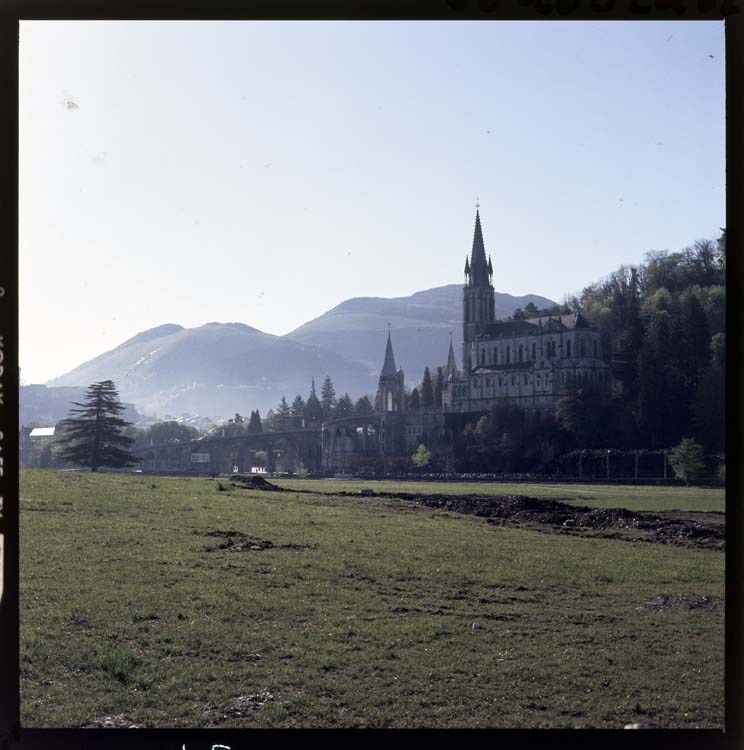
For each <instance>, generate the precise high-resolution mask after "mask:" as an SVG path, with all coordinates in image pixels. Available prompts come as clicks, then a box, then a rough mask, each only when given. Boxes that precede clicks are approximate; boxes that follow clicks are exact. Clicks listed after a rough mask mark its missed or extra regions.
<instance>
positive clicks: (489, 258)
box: [488, 255, 493, 280]
mask: <svg viewBox="0 0 744 750" xmlns="http://www.w3.org/2000/svg"><path fill="white" fill-rule="evenodd" d="M492 276H493V266H492V265H491V256H490V255H489V256H488V278H489V280H490V278H491V277H492Z"/></svg>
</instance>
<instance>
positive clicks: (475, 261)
mask: <svg viewBox="0 0 744 750" xmlns="http://www.w3.org/2000/svg"><path fill="white" fill-rule="evenodd" d="M470 271H471V273H472V279H473V282H472V283H473V286H487V285H488V263H487V262H486V246H485V244H484V243H483V230H482V229H481V221H480V210H479V209H478V208H476V209H475V231H474V232H473V252H472V254H471V260H470Z"/></svg>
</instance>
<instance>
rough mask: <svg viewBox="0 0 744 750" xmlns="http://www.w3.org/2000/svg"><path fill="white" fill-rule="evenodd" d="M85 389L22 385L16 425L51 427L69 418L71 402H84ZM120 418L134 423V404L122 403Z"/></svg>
mask: <svg viewBox="0 0 744 750" xmlns="http://www.w3.org/2000/svg"><path fill="white" fill-rule="evenodd" d="M85 391H86V389H85V387H83V386H67V387H60V388H48V387H47V386H45V385H22V386H21V388H20V391H19V394H18V399H19V409H18V424H19V426H25V427H53V426H54V425H55V424H56V423H57V422H59V421H60V420H62V419H65V418H66V417H69V416H70V408H71V407H72V402H73V401H77V402H78V403H80V402H82V401H84V400H85ZM123 405H124V412H123V413H122V417H123V418H124V419H126V420H127V421H129V422H136V421H137V420H138V419H139V414H138V413H137V410H136V409H135V407H134V404H132V403H127V402H124V404H123Z"/></svg>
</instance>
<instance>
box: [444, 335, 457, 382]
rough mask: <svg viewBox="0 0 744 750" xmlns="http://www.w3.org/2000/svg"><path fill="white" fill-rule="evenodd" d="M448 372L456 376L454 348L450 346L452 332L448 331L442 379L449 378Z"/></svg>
mask: <svg viewBox="0 0 744 750" xmlns="http://www.w3.org/2000/svg"><path fill="white" fill-rule="evenodd" d="M450 373H452V374H453V376H454V377H457V362H455V350H454V349H453V348H452V334H451V333H450V344H449V354H448V355H447V365H446V366H445V368H444V379H445V380H449V376H450Z"/></svg>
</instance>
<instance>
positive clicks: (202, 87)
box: [19, 21, 725, 383]
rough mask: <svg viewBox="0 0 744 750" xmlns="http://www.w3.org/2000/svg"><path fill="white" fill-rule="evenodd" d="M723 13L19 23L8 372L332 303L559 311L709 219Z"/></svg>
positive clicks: (49, 370)
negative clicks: (529, 305) (14, 366)
mask: <svg viewBox="0 0 744 750" xmlns="http://www.w3.org/2000/svg"><path fill="white" fill-rule="evenodd" d="M724 94H725V87H724V27H723V23H722V22H685V21H675V22H668V23H667V22H643V23H641V22H596V23H595V22H569V21H561V22H560V23H549V22H465V21H460V22H456V23H444V22H266V21H263V22H224V23H223V22H93V21H88V22H59V21H53V22H41V21H33V22H22V23H21V32H20V175H19V189H20V227H19V229H20V363H21V378H22V382H24V383H33V382H44V381H46V380H47V379H50V378H53V377H55V376H58V375H61V374H63V373H64V372H67V371H69V370H70V369H72V368H73V367H75V366H77V365H78V364H80V363H82V362H83V361H85V360H88V359H91V358H93V357H95V356H97V355H99V354H101V353H103V352H104V351H106V350H109V349H112V348H114V347H115V346H117V345H119V344H120V343H122V342H123V341H124V340H126V339H127V338H129V337H130V336H133V335H134V334H136V333H138V332H139V331H142V330H144V329H147V328H151V327H153V326H156V325H160V324H162V323H180V324H181V325H184V326H187V327H191V326H197V325H202V324H204V323H207V322H210V321H221V322H229V321H238V322H242V323H246V324H248V325H252V326H255V327H256V328H259V329H261V330H263V331H266V332H269V333H274V334H285V333H288V332H289V331H291V330H292V329H294V328H296V327H297V326H299V325H301V324H302V323H304V322H306V321H308V320H310V319H312V318H315V317H317V316H319V315H321V314H322V313H323V312H325V311H327V310H329V309H330V308H332V307H333V306H335V305H336V304H338V303H339V302H341V301H343V300H344V299H347V298H349V297H355V296H377V297H395V296H403V295H408V294H411V293H413V292H415V291H419V290H422V289H428V288H431V287H436V286H441V285H444V284H452V283H462V278H463V265H464V260H465V256H466V254H467V253H468V252H469V250H470V246H471V242H472V234H473V222H474V212H475V208H474V204H475V200H476V197H478V198H479V200H480V205H481V209H480V210H481V218H482V224H483V232H484V237H485V243H486V249H487V251H488V252H489V253H490V254H491V256H492V259H493V264H494V287H495V288H496V290H497V291H500V292H508V293H510V294H515V295H521V294H528V293H533V294H540V295H543V296H546V297H549V298H552V299H555V300H559V299H560V298H562V297H563V295H564V294H566V293H572V292H577V291H579V290H581V289H582V288H583V287H584V286H586V285H588V284H589V283H591V282H593V281H596V280H597V279H599V278H601V277H603V276H605V275H607V274H608V273H609V272H611V271H613V270H614V269H616V268H617V267H618V266H620V265H621V264H623V263H626V264H628V263H638V262H640V261H642V259H643V256H644V254H645V253H646V252H648V251H650V250H662V249H669V250H679V249H681V248H682V247H684V246H686V245H689V244H691V243H692V242H694V240H695V239H698V238H701V237H711V238H715V237H717V236H718V235H719V234H720V229H719V228H720V227H723V226H725V151H724V147H725V141H724V104H725V98H724Z"/></svg>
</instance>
